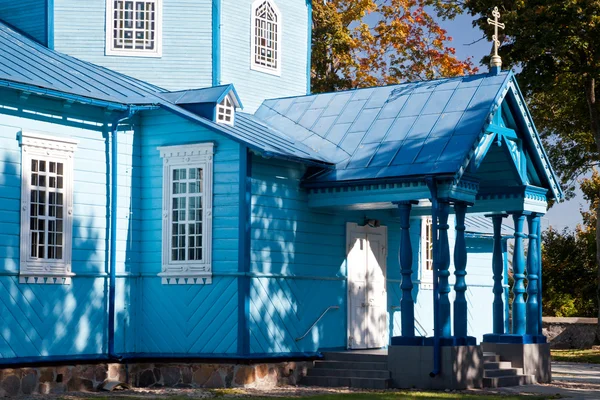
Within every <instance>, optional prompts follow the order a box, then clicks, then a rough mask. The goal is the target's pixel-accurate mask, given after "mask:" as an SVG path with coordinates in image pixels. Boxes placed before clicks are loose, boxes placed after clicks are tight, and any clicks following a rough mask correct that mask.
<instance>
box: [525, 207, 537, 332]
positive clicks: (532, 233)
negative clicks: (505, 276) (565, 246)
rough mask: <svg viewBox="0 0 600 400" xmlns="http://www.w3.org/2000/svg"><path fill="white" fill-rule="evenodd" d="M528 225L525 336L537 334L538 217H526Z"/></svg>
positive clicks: (535, 215) (531, 215)
mask: <svg viewBox="0 0 600 400" xmlns="http://www.w3.org/2000/svg"><path fill="white" fill-rule="evenodd" d="M527 222H528V223H529V247H528V251H527V334H528V335H538V334H539V317H540V312H539V306H540V304H539V302H538V300H539V298H538V294H539V286H538V280H539V275H540V268H539V267H540V254H539V251H540V247H539V245H538V235H539V225H540V216H539V215H538V214H536V213H532V214H530V215H528V216H527Z"/></svg>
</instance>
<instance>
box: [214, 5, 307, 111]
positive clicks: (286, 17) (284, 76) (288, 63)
mask: <svg viewBox="0 0 600 400" xmlns="http://www.w3.org/2000/svg"><path fill="white" fill-rule="evenodd" d="M252 2H253V0H243V1H242V0H221V3H222V5H221V80H222V82H221V83H233V84H234V85H235V88H236V90H237V92H238V94H239V95H240V98H241V99H242V103H243V104H244V107H245V108H244V111H246V112H250V113H252V112H254V111H255V110H256V109H257V108H258V106H259V105H260V104H261V103H262V101H263V100H264V99H271V98H278V97H286V96H297V95H302V94H306V85H307V64H308V60H307V54H308V53H307V52H308V47H307V46H308V45H309V43H310V38H309V37H308V24H309V23H310V22H309V21H308V8H307V5H306V0H276V1H275V4H276V5H277V7H278V8H279V10H280V12H281V20H282V29H281V35H282V38H283V43H282V48H281V51H282V62H281V66H282V68H281V76H276V75H270V74H267V73H264V72H258V71H254V70H251V69H250V61H251V47H252V46H251V43H250V33H251V29H252V28H251V13H252Z"/></svg>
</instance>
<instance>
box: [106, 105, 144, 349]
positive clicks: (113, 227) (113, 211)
mask: <svg viewBox="0 0 600 400" xmlns="http://www.w3.org/2000/svg"><path fill="white" fill-rule="evenodd" d="M138 111H139V110H138V109H135V108H132V107H129V108H128V109H127V111H125V112H124V113H121V114H119V116H118V117H117V118H116V119H115V120H114V122H113V123H112V126H111V138H110V140H111V156H110V169H111V172H110V175H111V176H110V184H111V188H110V271H109V273H110V275H109V283H108V357H109V359H119V357H118V356H117V354H116V353H115V297H116V292H115V285H116V281H117V270H116V269H117V189H118V173H119V163H118V155H119V144H118V140H117V131H118V129H119V124H120V123H121V122H123V121H125V120H126V119H129V118H131V117H132V116H133V115H134V114H135V113H136V112H138Z"/></svg>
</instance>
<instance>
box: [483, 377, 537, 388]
mask: <svg viewBox="0 0 600 400" xmlns="http://www.w3.org/2000/svg"><path fill="white" fill-rule="evenodd" d="M534 383H535V376H533V375H516V376H496V377H493V378H483V387H486V388H499V387H505V386H521V385H532V384H534Z"/></svg>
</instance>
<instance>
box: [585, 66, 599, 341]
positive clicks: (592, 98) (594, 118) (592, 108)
mask: <svg viewBox="0 0 600 400" xmlns="http://www.w3.org/2000/svg"><path fill="white" fill-rule="evenodd" d="M585 97H586V100H587V104H588V110H589V114H590V127H591V129H592V133H593V134H594V141H595V143H596V149H597V151H598V154H600V110H599V109H598V103H597V102H596V81H595V79H594V78H593V77H591V76H587V77H586V80H585ZM598 199H600V192H599V193H598ZM596 216H597V217H596V267H597V269H598V275H597V279H596V285H597V286H596V301H597V304H598V324H597V325H596V342H597V343H600V201H599V202H597V206H596Z"/></svg>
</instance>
